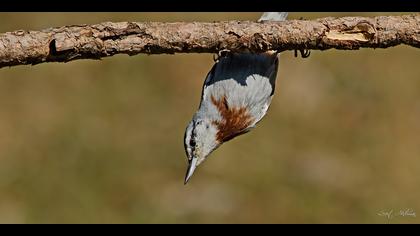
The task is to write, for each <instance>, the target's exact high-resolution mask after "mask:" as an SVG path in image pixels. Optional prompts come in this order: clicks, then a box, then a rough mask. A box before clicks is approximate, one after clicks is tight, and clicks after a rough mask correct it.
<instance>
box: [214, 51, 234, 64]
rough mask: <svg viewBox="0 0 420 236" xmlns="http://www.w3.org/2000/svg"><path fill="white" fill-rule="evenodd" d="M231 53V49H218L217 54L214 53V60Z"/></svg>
mask: <svg viewBox="0 0 420 236" xmlns="http://www.w3.org/2000/svg"><path fill="white" fill-rule="evenodd" d="M229 53H230V50H229V49H222V50H220V51H218V52H217V53H216V54H213V61H215V62H217V61H219V59H220V58H221V57H226V56H227V54H229Z"/></svg>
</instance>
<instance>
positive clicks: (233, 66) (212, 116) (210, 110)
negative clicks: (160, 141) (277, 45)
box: [184, 12, 287, 183]
mask: <svg viewBox="0 0 420 236" xmlns="http://www.w3.org/2000/svg"><path fill="white" fill-rule="evenodd" d="M286 17H287V12H266V13H264V14H263V15H262V16H261V18H260V19H259V21H283V20H285V19H286ZM277 54H278V53H277V52H275V51H270V52H266V53H259V54H256V53H229V52H227V53H225V54H221V55H220V57H219V58H218V60H217V61H216V64H215V65H214V66H213V68H212V69H211V71H210V72H209V73H208V75H207V78H206V80H205V81H204V86H203V91H202V95H201V102H200V107H199V109H198V111H197V112H196V113H195V114H194V116H193V118H192V120H191V121H190V123H189V124H188V126H187V129H186V131H185V136H184V142H185V143H184V146H185V152H186V154H187V158H188V163H189V166H188V170H187V174H186V176H185V183H187V182H188V180H189V179H190V178H191V176H192V175H193V173H194V170H195V169H196V167H197V166H199V165H200V164H201V163H202V162H203V161H204V160H205V159H206V158H207V157H208V155H209V154H210V153H211V152H212V151H214V150H215V149H216V148H218V147H219V146H220V145H221V144H223V143H224V142H226V141H229V140H231V139H233V138H235V137H236V136H238V135H241V134H244V133H246V132H248V131H250V130H251V129H252V128H254V127H255V125H256V124H257V123H258V122H259V121H260V120H261V119H262V118H263V117H264V116H265V114H266V113H267V110H268V107H269V106H270V103H271V99H272V96H273V94H274V88H275V84H276V76H277V68H278V63H279V61H278V57H277Z"/></svg>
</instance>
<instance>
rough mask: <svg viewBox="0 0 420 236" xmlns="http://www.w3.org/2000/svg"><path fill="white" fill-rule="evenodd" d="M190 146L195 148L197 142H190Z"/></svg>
mask: <svg viewBox="0 0 420 236" xmlns="http://www.w3.org/2000/svg"><path fill="white" fill-rule="evenodd" d="M190 146H192V147H195V140H194V139H191V140H190Z"/></svg>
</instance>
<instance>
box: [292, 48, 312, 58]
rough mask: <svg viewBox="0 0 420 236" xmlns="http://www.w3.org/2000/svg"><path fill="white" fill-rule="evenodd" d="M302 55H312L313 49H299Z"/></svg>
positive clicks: (304, 56) (303, 56)
mask: <svg viewBox="0 0 420 236" xmlns="http://www.w3.org/2000/svg"><path fill="white" fill-rule="evenodd" d="M297 51H298V50H297V49H295V57H297ZM299 52H300V56H301V57H302V58H308V57H309V56H310V55H311V50H309V49H299Z"/></svg>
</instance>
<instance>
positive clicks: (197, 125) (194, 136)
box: [184, 116, 221, 184]
mask: <svg viewBox="0 0 420 236" xmlns="http://www.w3.org/2000/svg"><path fill="white" fill-rule="evenodd" d="M217 133H218V127H217V125H216V124H215V122H214V121H212V120H211V119H208V118H197V116H195V117H194V118H193V119H192V120H191V122H190V123H189V124H188V126H187V129H186V130H185V135H184V147H185V152H186V154H187V158H188V164H189V165H188V170H187V174H186V176H185V184H186V183H187V182H188V180H189V179H190V178H191V176H192V175H193V173H194V171H195V169H196V167H197V166H199V165H200V164H201V163H202V162H203V161H204V160H205V159H206V158H207V156H208V155H209V154H210V153H211V152H212V151H214V150H215V149H216V148H217V147H218V146H219V145H220V144H221V142H220V141H219V140H217Z"/></svg>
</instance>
